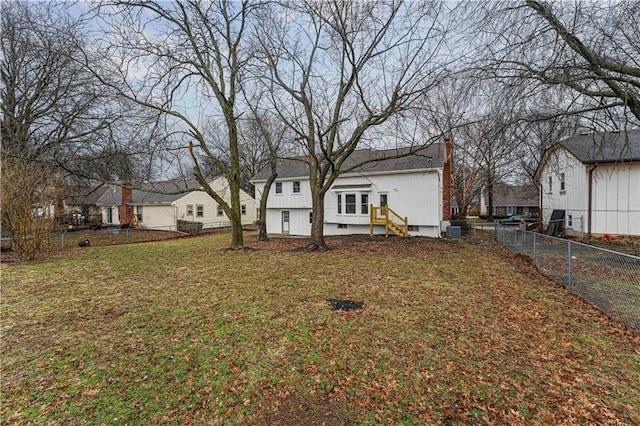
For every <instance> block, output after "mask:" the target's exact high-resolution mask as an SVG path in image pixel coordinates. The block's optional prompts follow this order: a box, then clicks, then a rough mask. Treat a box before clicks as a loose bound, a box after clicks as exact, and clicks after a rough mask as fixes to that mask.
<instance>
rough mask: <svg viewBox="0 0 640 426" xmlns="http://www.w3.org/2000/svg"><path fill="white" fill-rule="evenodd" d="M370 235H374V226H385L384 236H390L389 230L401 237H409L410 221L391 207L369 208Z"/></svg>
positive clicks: (372, 206)
mask: <svg viewBox="0 0 640 426" xmlns="http://www.w3.org/2000/svg"><path fill="white" fill-rule="evenodd" d="M369 224H370V226H369V233H370V234H372V235H373V226H374V225H384V234H385V235H389V229H391V230H392V231H393V232H395V233H396V234H398V235H400V236H401V237H407V236H409V220H408V218H407V217H402V216H400V215H399V214H398V213H396V212H395V211H393V210H392V209H391V207H389V206H381V207H375V206H374V205H373V204H372V205H371V206H370V208H369Z"/></svg>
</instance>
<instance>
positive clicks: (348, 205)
mask: <svg viewBox="0 0 640 426" xmlns="http://www.w3.org/2000/svg"><path fill="white" fill-rule="evenodd" d="M344 212H345V213H346V214H356V194H345V195H344Z"/></svg>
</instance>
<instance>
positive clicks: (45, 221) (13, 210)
mask: <svg viewBox="0 0 640 426" xmlns="http://www.w3.org/2000/svg"><path fill="white" fill-rule="evenodd" d="M57 180H58V178H57V176H56V173H55V171H53V170H52V169H51V168H50V167H47V166H43V165H42V164H38V163H35V162H33V161H28V160H25V159H21V158H14V157H6V158H5V159H4V160H3V162H2V180H1V182H0V190H1V193H2V230H3V234H4V233H7V234H8V235H10V236H11V241H12V248H13V249H15V250H16V251H17V252H18V253H19V254H20V255H21V256H22V257H24V258H25V259H28V260H32V259H34V258H35V257H36V255H38V254H39V253H41V252H43V251H45V250H47V249H49V248H50V245H49V243H50V240H49V237H50V235H51V231H52V229H53V224H54V214H55V208H56V206H55V201H56V200H57V199H58V198H59V197H58V195H59V194H57V192H58V191H60V185H59V183H58V182H57Z"/></svg>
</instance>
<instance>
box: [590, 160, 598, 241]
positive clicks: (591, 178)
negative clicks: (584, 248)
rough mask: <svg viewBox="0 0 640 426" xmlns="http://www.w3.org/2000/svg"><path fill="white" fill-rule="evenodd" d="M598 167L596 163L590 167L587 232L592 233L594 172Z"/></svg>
mask: <svg viewBox="0 0 640 426" xmlns="http://www.w3.org/2000/svg"><path fill="white" fill-rule="evenodd" d="M597 167H598V165H597V164H594V165H593V166H592V167H591V168H590V169H589V197H588V201H587V234H588V235H591V222H592V214H593V211H592V210H593V172H594V170H595V169H596V168H597Z"/></svg>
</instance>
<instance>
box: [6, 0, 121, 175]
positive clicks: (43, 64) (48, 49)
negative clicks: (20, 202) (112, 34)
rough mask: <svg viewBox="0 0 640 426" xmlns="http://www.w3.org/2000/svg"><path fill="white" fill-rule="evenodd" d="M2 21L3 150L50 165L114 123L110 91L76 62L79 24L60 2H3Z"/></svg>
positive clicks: (80, 38)
mask: <svg viewBox="0 0 640 426" xmlns="http://www.w3.org/2000/svg"><path fill="white" fill-rule="evenodd" d="M0 20H1V25H0V43H1V49H2V56H1V57H0V94H1V96H0V110H1V112H2V126H1V127H0V131H1V133H2V154H3V155H4V156H13V157H17V158H22V159H26V160H39V161H49V162H51V163H53V161H54V160H55V159H56V156H57V155H59V154H60V153H61V152H63V151H64V150H65V149H68V147H69V146H70V145H74V146H77V144H78V143H80V142H83V141H85V140H87V139H88V138H90V137H91V136H92V135H93V134H94V133H96V132H99V131H100V130H103V129H105V128H107V127H108V126H109V125H110V124H111V123H112V121H113V120H112V118H113V117H112V116H110V115H109V114H108V113H107V110H106V109H105V108H104V105H105V103H106V101H105V100H106V99H107V98H108V95H107V93H106V91H105V90H104V88H101V87H99V85H97V84H96V79H95V78H93V76H92V75H91V73H89V72H87V71H86V69H85V68H84V67H83V66H82V65H81V64H80V63H79V62H78V61H77V60H76V59H77V57H79V56H82V55H83V53H82V48H83V46H84V41H83V40H84V36H83V32H82V26H81V24H80V22H79V21H78V19H74V18H72V17H71V15H70V14H69V13H68V11H67V10H66V9H65V8H64V7H63V6H62V5H54V4H48V3H30V2H22V1H16V2H3V3H0ZM74 58H75V59H74Z"/></svg>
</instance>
